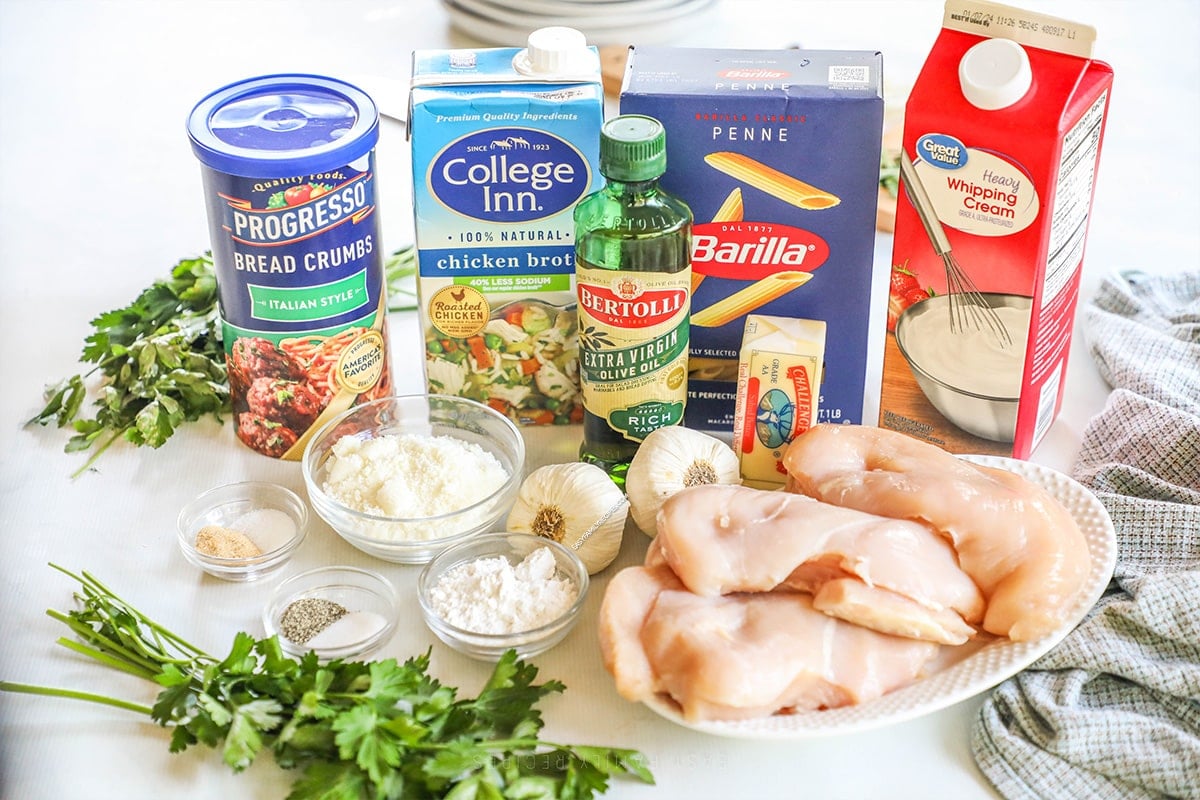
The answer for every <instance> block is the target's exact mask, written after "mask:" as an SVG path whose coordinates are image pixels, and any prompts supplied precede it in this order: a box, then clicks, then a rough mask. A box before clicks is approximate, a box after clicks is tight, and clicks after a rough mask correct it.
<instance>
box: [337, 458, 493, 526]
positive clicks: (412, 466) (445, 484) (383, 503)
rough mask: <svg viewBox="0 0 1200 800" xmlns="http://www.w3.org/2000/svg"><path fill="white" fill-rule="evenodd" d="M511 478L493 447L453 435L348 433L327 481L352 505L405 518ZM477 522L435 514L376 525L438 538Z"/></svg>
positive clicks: (467, 499)
mask: <svg viewBox="0 0 1200 800" xmlns="http://www.w3.org/2000/svg"><path fill="white" fill-rule="evenodd" d="M507 480H508V471H507V470H505V468H504V466H503V465H502V464H501V463H500V462H499V461H498V460H496V457H495V456H493V455H492V454H491V453H489V452H488V451H486V450H484V449H483V448H482V447H480V446H479V445H477V444H474V443H472V442H464V441H462V440H461V439H456V438H454V437H453V436H425V435H419V434H388V435H384V436H378V437H376V438H373V439H358V438H355V437H353V436H346V437H343V438H341V439H339V440H338V441H337V442H336V443H334V445H333V447H332V448H331V454H330V457H329V461H328V462H327V473H326V477H325V482H324V485H323V488H324V489H325V492H326V493H327V494H328V495H329V496H330V497H331V498H333V499H334V500H336V501H337V502H339V503H341V504H342V505H344V506H347V507H348V508H352V509H354V510H355V511H359V512H362V513H364V514H371V515H374V516H383V517H395V518H399V519H423V518H426V517H438V516H442V515H445V514H450V513H452V512H455V511H459V510H462V509H465V508H468V507H470V506H473V505H475V504H476V503H478V502H480V501H482V500H485V499H487V498H488V497H490V496H491V495H492V494H494V493H495V492H496V491H497V490H498V489H500V488H501V487H502V486H503V485H504V484H505V482H506V481H507ZM471 525H472V522H471V521H470V520H464V519H454V520H433V521H430V522H422V523H421V524H419V525H387V526H373V528H372V530H373V531H376V532H377V533H378V538H387V539H419V540H424V539H439V538H442V537H445V536H451V535H453V534H455V533H458V532H460V531H462V530H464V529H466V528H467V527H470V526H471Z"/></svg>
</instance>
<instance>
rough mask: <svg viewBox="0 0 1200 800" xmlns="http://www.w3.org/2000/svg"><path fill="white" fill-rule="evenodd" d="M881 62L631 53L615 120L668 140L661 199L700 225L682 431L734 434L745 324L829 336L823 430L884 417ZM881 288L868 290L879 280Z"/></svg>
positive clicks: (764, 53) (832, 56) (787, 55)
mask: <svg viewBox="0 0 1200 800" xmlns="http://www.w3.org/2000/svg"><path fill="white" fill-rule="evenodd" d="M882 66H883V65H882V58H881V56H880V54H879V53H876V52H859V51H842V52H839V51H803V50H778V51H773V50H708V49H680V48H666V47H638V48H636V49H635V50H634V51H633V52H632V53H631V55H630V66H629V71H628V72H627V73H626V77H625V84H624V86H623V87H622V92H621V112H622V113H631V114H646V115H648V116H651V117H656V118H657V119H659V120H661V121H662V122H663V124H664V125H665V126H666V129H667V172H666V174H665V175H664V176H663V178H662V180H661V183H662V185H663V187H664V188H665V189H667V190H668V191H671V192H672V193H674V194H676V195H678V196H679V197H682V198H683V199H684V200H685V201H686V202H687V203H688V205H689V206H691V209H692V212H693V214H694V215H695V220H696V221H695V226H694V229H693V250H692V274H693V286H692V289H693V293H692V316H691V351H690V356H689V375H688V403H687V409H686V411H685V417H684V424H686V425H687V426H688V427H691V428H698V429H707V430H716V431H732V430H733V427H734V414H735V398H736V394H737V379H738V354H739V351H740V349H741V346H742V334H743V331H744V329H745V327H746V317H747V315H748V314H752V313H753V314H762V315H766V316H770V317H783V318H793V319H806V320H814V321H817V322H820V323H823V325H824V326H825V367H824V370H823V373H822V374H823V376H824V377H823V383H822V384H821V385H820V386H819V397H818V398H816V400H817V401H818V402H817V403H816V407H817V408H818V409H819V411H818V413H819V417H820V420H821V421H831V422H843V423H852V422H853V423H861V422H864V421H869V422H873V421H874V420H875V419H876V416H877V414H878V401H879V376H880V367H881V363H882V346H881V342H882V331H883V323H884V311H885V305H886V288H885V287H886V278H887V272H886V269H882V270H878V271H876V270H873V268H872V260H873V259H872V256H873V252H874V250H873V248H874V235H875V206H876V200H877V195H878V185H879V155H880V136H881V129H882V126H883V97H882V93H881V88H880V87H881V83H882V76H881V72H882ZM877 273H878V274H877Z"/></svg>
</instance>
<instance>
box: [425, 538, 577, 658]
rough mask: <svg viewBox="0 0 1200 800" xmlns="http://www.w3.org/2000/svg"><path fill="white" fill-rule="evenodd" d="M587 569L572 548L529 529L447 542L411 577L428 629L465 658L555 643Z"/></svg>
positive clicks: (533, 651)
mask: <svg viewBox="0 0 1200 800" xmlns="http://www.w3.org/2000/svg"><path fill="white" fill-rule="evenodd" d="M587 590H588V572H587V567H585V566H584V564H583V561H581V560H580V558H579V556H578V555H576V554H575V553H574V552H573V551H572V550H570V549H568V548H566V547H564V546H562V545H561V544H559V543H558V542H556V541H554V540H552V539H546V538H543V537H541V536H537V535H534V534H531V533H490V534H487V535H485V536H479V537H477V538H475V539H472V540H471V541H468V542H463V543H461V544H457V545H454V546H453V547H448V548H446V549H445V550H443V551H442V552H441V553H439V554H438V555H437V556H436V557H435V558H434V559H433V560H432V561H430V562H429V563H428V564H427V565H426V566H425V569H424V570H422V572H421V575H420V576H419V577H418V578H417V599H418V601H419V602H420V604H421V615H422V616H423V617H424V618H425V624H426V625H427V626H429V630H431V631H432V632H433V633H434V635H435V636H437V637H438V638H439V639H441V640H442V641H443V642H445V643H446V644H447V645H449V646H450V647H452V648H454V649H455V650H457V651H459V652H460V653H464V654H466V655H468V656H471V657H472V658H477V659H480V660H483V661H495V660H497V659H499V658H500V656H501V655H503V654H504V652H505V651H506V650H509V649H513V650H516V651H517V655H519V656H521V657H522V658H527V657H529V656H535V655H538V654H539V653H543V652H545V651H546V650H549V649H550V648H551V647H553V646H554V645H556V644H558V643H559V642H560V641H562V639H563V638H564V637H565V636H566V635H567V634H568V633H570V631H571V628H573V627H574V626H575V623H576V622H577V621H578V620H579V612H580V609H581V608H583V601H584V597H585V596H586V595H587Z"/></svg>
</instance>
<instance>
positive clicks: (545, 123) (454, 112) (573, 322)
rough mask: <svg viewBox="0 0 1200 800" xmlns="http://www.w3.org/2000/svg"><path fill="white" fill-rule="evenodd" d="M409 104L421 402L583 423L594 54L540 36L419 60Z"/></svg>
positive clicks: (595, 125)
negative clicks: (584, 232)
mask: <svg viewBox="0 0 1200 800" xmlns="http://www.w3.org/2000/svg"><path fill="white" fill-rule="evenodd" d="M410 104H411V107H410V114H409V134H410V137H411V140H412V158H413V184H414V196H413V203H414V209H415V212H416V239H417V249H418V276H419V280H418V292H419V297H420V315H419V316H420V322H421V327H422V330H423V332H424V340H425V377H426V382H427V385H428V388H429V391H431V392H436V393H441V394H450V395H460V396H463V397H468V398H471V399H474V400H477V401H480V402H483V403H487V404H488V405H490V406H492V407H493V408H495V409H496V410H498V411H500V412H501V413H504V414H507V415H508V416H509V417H510V418H511V419H513V420H514V421H516V422H517V423H519V424H532V425H537V424H552V423H564V422H579V421H580V420H581V419H582V414H583V410H582V401H581V398H580V393H579V366H578V331H577V328H578V323H577V314H576V298H575V257H574V238H573V236H574V221H573V218H572V214H573V211H574V208H575V205H576V204H577V203H578V201H579V200H581V199H582V198H583V197H584V196H585V195H587V194H589V193H591V192H592V191H595V190H596V189H598V188H599V187H600V185H601V183H602V178H601V176H600V172H599V169H598V163H597V162H598V159H599V147H600V126H601V124H602V123H603V113H604V112H603V90H602V87H601V83H600V61H599V56H598V53H597V51H596V49H595V48H591V47H588V46H587V45H586V42H585V40H584V37H583V35H582V34H581V33H579V32H578V31H574V30H572V29H568V28H544V29H541V30H538V31H535V32H534V33H532V34H531V35H530V37H529V46H528V47H527V48H489V49H480V50H419V51H416V52H415V53H414V54H413V76H412V91H411V95H410Z"/></svg>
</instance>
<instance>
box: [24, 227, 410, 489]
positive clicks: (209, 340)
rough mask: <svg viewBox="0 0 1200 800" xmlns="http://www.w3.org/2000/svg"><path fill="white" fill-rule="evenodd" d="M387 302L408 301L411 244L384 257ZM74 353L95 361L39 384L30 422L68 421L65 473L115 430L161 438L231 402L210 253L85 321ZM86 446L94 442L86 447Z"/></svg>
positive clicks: (406, 304) (97, 451) (157, 443)
mask: <svg viewBox="0 0 1200 800" xmlns="http://www.w3.org/2000/svg"><path fill="white" fill-rule="evenodd" d="M383 270H384V278H385V280H386V281H387V287H388V297H389V298H390V300H389V303H388V310H389V311H399V310H409V309H413V308H415V307H416V282H415V279H416V271H417V269H416V252H415V249H414V248H413V246H411V245H410V246H408V247H404V248H401V249H399V250H397V251H395V252H394V253H392V254H391V255H390V256H388V257H386V258H385V259H384V262H383ZM91 324H92V328H93V331H92V333H91V334H90V335H89V336H88V337H87V338H86V339H85V340H84V346H83V353H82V354H81V355H80V361H81V362H83V363H85V364H95V365H96V366H95V367H93V368H92V369H91V370H89V371H87V372H84V373H81V374H78V375H72V376H71V377H69V378H66V379H64V380H62V381H60V382H59V383H57V384H54V385H52V386H48V387H47V388H46V392H45V397H44V398H43V400H44V402H45V406H44V407H43V408H42V410H41V411H40V412H39V413H38V414H37V416H35V417H34V418H33V419H31V420H29V422H30V423H35V422H36V423H38V424H39V425H46V424H49V423H50V421H51V420H53V421H54V422H55V423H56V424H57V426H58V427H60V428H66V427H70V428H71V429H73V430H74V431H75V433H74V435H72V436H71V438H70V439H69V440H68V441H67V445H66V451H67V452H68V453H75V452H82V451H85V450H92V454H91V456H90V457H89V458H88V460H87V461H86V462H85V463H84V465H83V466H82V467H80V468H79V469H78V470H77V471H76V472H75V473H74V474H73V475H72V476H71V477H78V476H79V475H81V474H83V473H84V472H86V471H87V470H88V469H90V468H91V467H92V466H93V465H94V464H95V463H96V460H97V459H99V458H100V456H101V455H103V454H104V451H105V450H107V449H108V448H109V447H110V446H112V444H113V443H114V442H116V441H117V440H118V439H122V438H123V439H125V440H126V441H128V442H131V443H132V444H134V445H148V446H150V447H155V448H157V447H161V446H162V445H163V443H165V442H166V441H167V439H169V438H170V437H171V434H173V433H174V432H175V430H176V429H177V428H178V427H179V426H180V425H181V424H182V423H184V422H195V421H196V420H198V419H201V418H202V417H205V416H208V415H212V416H213V417H214V418H215V419H216V420H217V421H218V422H220V421H221V420H222V415H223V414H226V413H228V412H229V410H230V402H229V380H228V375H227V373H226V367H225V350H224V347H223V345H222V342H221V320H220V316H219V311H218V305H217V278H216V269H215V267H214V266H213V260H212V256H211V254H209V253H205V254H204V255H202V256H200V257H199V258H185V259H183V260H182V261H180V262H179V263H178V264H176V265H175V266H174V267H173V268H172V270H171V275H170V277H169V278H166V279H164V280H157V281H155V282H154V283H153V284H151V285H150V287H149V288H147V289H145V290H143V291H142V292H141V293H140V294H139V295H138V296H137V298H136V299H134V301H133V302H132V303H130V304H129V305H127V306H125V307H124V308H118V309H115V310H113V311H108V312H106V313H104V314H101V315H100V316H98V317H96V318H95V319H93V320H92V322H91ZM97 373H99V377H100V381H99V393H98V397H97V398H96V400H95V403H94V406H95V413H94V414H93V415H92V416H87V415H86V414H85V412H84V401H85V400H86V399H87V397H88V386H87V380H88V379H89V378H91V377H93V376H95V375H96V374H97ZM93 448H94V449H93Z"/></svg>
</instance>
